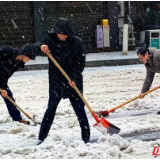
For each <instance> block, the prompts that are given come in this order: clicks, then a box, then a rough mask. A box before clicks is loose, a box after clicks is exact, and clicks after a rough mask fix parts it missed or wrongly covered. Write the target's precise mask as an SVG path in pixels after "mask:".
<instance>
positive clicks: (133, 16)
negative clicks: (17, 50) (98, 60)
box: [0, 1, 160, 52]
mask: <svg viewBox="0 0 160 160" xmlns="http://www.w3.org/2000/svg"><path fill="white" fill-rule="evenodd" d="M159 7H160V3H159V2H158V1H154V2H151V1H93V2H92V1H68V2H67V1H13V2H12V1H1V2H0V8H1V9H0V13H1V14H0V15H1V19H0V30H1V32H0V43H1V44H4V45H11V46H14V47H20V46H22V45H23V44H25V43H34V42H36V41H37V40H40V39H42V38H43V37H44V36H45V35H46V33H47V31H48V30H50V29H51V28H52V27H53V24H54V23H55V21H56V19H57V18H59V17H66V18H69V19H71V21H72V22H73V26H74V29H75V33H76V35H78V36H80V37H81V38H82V39H83V40H84V43H85V46H86V48H87V51H88V52H103V51H112V50H120V49H121V45H122V35H123V24H126V23H127V24H129V46H137V45H138V44H139V42H141V41H140V39H141V38H142V37H140V34H141V32H142V31H144V30H147V29H158V28H160V21H159ZM101 19H108V23H109V27H110V30H109V31H110V47H105V48H96V45H95V29H96V25H99V24H101Z"/></svg>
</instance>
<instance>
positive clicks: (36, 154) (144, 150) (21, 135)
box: [0, 65, 160, 159]
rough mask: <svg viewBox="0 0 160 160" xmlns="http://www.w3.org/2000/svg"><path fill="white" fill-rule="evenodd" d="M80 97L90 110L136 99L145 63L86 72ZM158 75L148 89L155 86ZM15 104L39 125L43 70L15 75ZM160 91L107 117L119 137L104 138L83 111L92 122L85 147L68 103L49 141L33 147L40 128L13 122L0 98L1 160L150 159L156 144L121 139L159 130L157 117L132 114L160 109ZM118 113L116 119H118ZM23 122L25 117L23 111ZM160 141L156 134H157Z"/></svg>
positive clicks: (45, 89)
mask: <svg viewBox="0 0 160 160" xmlns="http://www.w3.org/2000/svg"><path fill="white" fill-rule="evenodd" d="M83 75H84V97H85V99H86V100H87V102H88V103H89V104H90V106H91V108H92V109H93V110H94V111H100V110H109V109H111V108H114V107H116V106H118V105H120V104H122V103H124V102H126V101H128V100H130V99H132V98H134V97H136V96H138V95H139V93H140V90H141V87H142V83H143V80H144V78H145V68H144V65H128V66H119V67H96V68H85V70H84V72H83ZM159 79H160V75H158V74H157V75H156V76H155V79H154V82H153V84H152V88H154V87H157V86H158V85H159ZM9 86H10V88H11V90H12V92H13V93H14V97H15V99H16V103H17V104H18V105H19V106H20V107H21V108H22V109H23V110H25V111H26V112H27V113H28V114H29V115H30V116H31V117H34V118H35V119H36V120H37V121H41V120H42V118H43V115H44V112H45V110H46V108H47V103H48V73H47V70H38V71H22V72H16V73H15V74H14V75H13V77H11V78H10V80H9ZM159 97H160V89H159V90H156V91H154V92H152V93H150V94H148V95H147V96H146V97H145V98H144V99H137V100H135V101H133V102H131V103H129V104H127V105H125V106H123V107H122V108H119V109H117V110H116V111H115V112H114V113H110V116H109V117H105V119H106V120H108V121H109V122H110V123H112V124H114V125H115V126H117V127H119V128H120V129H121V131H120V133H119V134H118V135H117V134H114V135H112V136H110V135H108V134H107V135H103V134H102V133H101V132H99V131H97V130H96V129H95V128H94V127H93V125H94V124H95V123H96V121H95V119H94V118H93V117H92V116H91V114H90V112H89V110H88V109H87V107H86V113H87V116H88V119H89V123H90V129H91V140H92V139H96V138H97V139H98V140H97V142H95V143H88V144H84V143H83V141H82V140H81V133H80V127H79V124H78V121H77V118H76V116H75V114H74V111H73V109H72V106H71V105H70V103H69V101H68V99H65V100H62V101H61V102H60V104H59V106H58V108H57V112H56V117H55V120H54V122H53V124H52V127H51V130H50V132H49V135H48V137H47V139H46V140H45V141H44V143H42V144H41V145H39V146H36V143H37V138H38V132H39V129H40V126H39V125H36V126H35V125H34V124H33V123H32V121H30V122H31V125H24V124H20V123H18V122H12V119H11V118H10V116H9V114H8V111H7V108H6V106H5V104H4V102H3V99H2V98H0V158H1V159H57V158H58V159H129V158H130V159H136V158H137V159H152V158H158V159H159V158H160V156H157V157H156V156H152V152H153V148H154V146H156V145H157V146H160V139H157V140H156V141H149V142H146V141H141V140H137V139H132V140H131V141H128V140H127V139H126V138H123V137H122V136H121V135H124V134H129V133H138V132H143V131H149V130H153V131H157V130H160V115H156V114H153V113H152V114H145V115H141V116H130V114H132V113H141V112H150V111H151V112H152V111H155V112H157V111H158V110H160V100H159ZM116 115H119V116H117V117H116ZM22 116H23V118H25V119H28V118H27V117H26V116H25V115H24V114H23V113H22ZM159 137H160V136H159Z"/></svg>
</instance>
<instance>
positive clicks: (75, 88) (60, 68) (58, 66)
mask: <svg viewBox="0 0 160 160" xmlns="http://www.w3.org/2000/svg"><path fill="white" fill-rule="evenodd" d="M47 55H48V57H49V58H50V59H51V60H52V62H53V63H54V64H55V65H56V66H57V68H58V69H59V70H60V71H61V72H62V74H63V75H64V76H65V77H66V79H67V80H68V82H70V81H71V79H70V77H69V76H68V75H67V73H66V72H65V71H64V70H63V68H62V67H61V66H60V65H59V63H58V62H57V61H56V60H55V59H54V58H53V56H52V55H51V54H47ZM73 88H74V90H75V91H76V92H77V94H78V95H79V96H80V98H81V99H82V101H83V102H84V103H85V105H86V106H87V107H88V109H89V111H90V112H91V113H92V114H94V111H93V110H92V109H91V107H90V105H89V104H88V103H87V101H86V100H85V99H84V97H83V95H82V94H81V92H80V91H79V89H78V88H77V87H76V85H74V86H73Z"/></svg>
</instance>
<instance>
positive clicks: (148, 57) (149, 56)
mask: <svg viewBox="0 0 160 160" xmlns="http://www.w3.org/2000/svg"><path fill="white" fill-rule="evenodd" d="M137 56H138V58H139V59H140V60H141V61H142V62H143V63H144V65H145V67H146V78H145V80H144V83H143V87H142V90H141V93H140V95H139V98H144V97H145V95H144V93H145V92H147V91H148V90H149V89H150V87H151V85H152V82H153V79H154V76H155V73H160V49H156V48H149V49H147V48H146V47H141V48H140V49H139V50H138V51H137ZM157 114H160V111H159V112H157Z"/></svg>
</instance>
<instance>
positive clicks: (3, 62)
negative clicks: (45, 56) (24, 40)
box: [0, 44, 35, 124]
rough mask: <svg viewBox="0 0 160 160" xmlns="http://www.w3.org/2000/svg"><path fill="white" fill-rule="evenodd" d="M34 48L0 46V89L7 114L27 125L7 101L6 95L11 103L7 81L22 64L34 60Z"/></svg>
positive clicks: (11, 95)
mask: <svg viewBox="0 0 160 160" xmlns="http://www.w3.org/2000/svg"><path fill="white" fill-rule="evenodd" d="M34 49H35V47H32V45H28V44H26V45H23V46H22V47H21V48H20V49H17V48H13V47H11V46H7V45H0V88H1V89H2V91H1V95H2V97H3V99H4V101H5V103H6V106H7V109H8V112H9V114H10V116H11V117H12V119H13V121H19V122H20V123H25V124H29V121H25V120H24V119H22V117H21V114H20V111H19V110H18V109H17V108H16V107H15V106H14V105H13V104H12V103H11V102H10V101H9V100H8V99H6V96H7V95H8V96H9V97H10V98H11V99H12V100H13V101H15V100H14V98H13V94H12V92H11V90H10V88H9V86H8V85H7V83H8V79H9V78H10V77H11V76H12V74H13V73H14V72H15V71H17V70H19V69H20V68H24V64H25V63H26V62H27V61H29V60H31V59H32V60H34V59H35V55H34V52H33V50H34Z"/></svg>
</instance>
